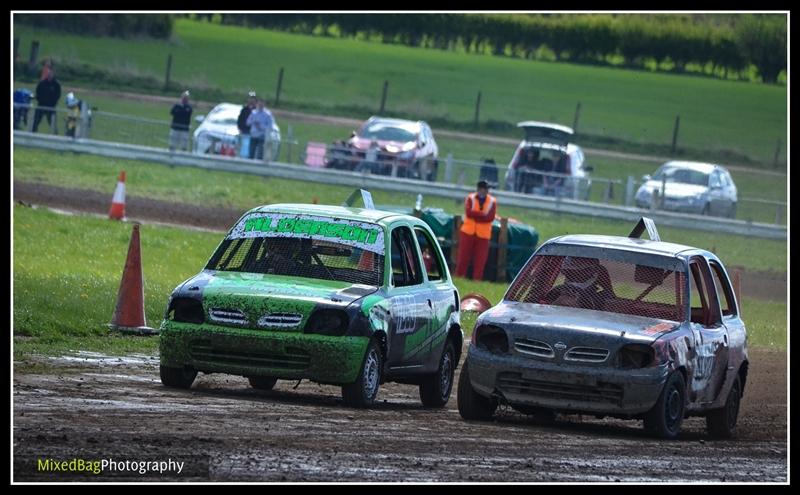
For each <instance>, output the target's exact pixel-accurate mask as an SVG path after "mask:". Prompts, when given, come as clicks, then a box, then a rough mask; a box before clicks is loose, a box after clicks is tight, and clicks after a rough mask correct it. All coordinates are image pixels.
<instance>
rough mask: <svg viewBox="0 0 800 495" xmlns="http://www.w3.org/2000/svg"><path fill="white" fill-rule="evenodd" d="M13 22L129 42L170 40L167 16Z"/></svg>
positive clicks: (21, 18)
mask: <svg viewBox="0 0 800 495" xmlns="http://www.w3.org/2000/svg"><path fill="white" fill-rule="evenodd" d="M14 22H15V23H20V24H27V25H29V26H35V27H41V28H46V29H52V30H56V31H65V32H68V33H76V34H83V35H91V36H112V37H118V38H130V37H138V36H147V37H150V38H160V39H167V38H169V37H170V36H172V26H173V16H171V15H169V14H15V15H14Z"/></svg>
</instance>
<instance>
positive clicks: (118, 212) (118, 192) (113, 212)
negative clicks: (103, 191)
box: [108, 170, 125, 220]
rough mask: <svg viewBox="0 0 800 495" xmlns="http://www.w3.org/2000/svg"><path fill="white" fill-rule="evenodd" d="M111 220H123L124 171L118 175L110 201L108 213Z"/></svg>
mask: <svg viewBox="0 0 800 495" xmlns="http://www.w3.org/2000/svg"><path fill="white" fill-rule="evenodd" d="M108 218H110V219H111V220H125V171H124V170H123V171H121V172H120V173H119V181H118V182H117V188H116V189H115V190H114V197H113V198H112V199H111V209H110V210H109V211H108Z"/></svg>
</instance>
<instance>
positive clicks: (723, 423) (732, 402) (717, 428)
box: [706, 376, 742, 438]
mask: <svg viewBox="0 0 800 495" xmlns="http://www.w3.org/2000/svg"><path fill="white" fill-rule="evenodd" d="M741 398H742V387H741V384H740V382H739V377H738V376H737V377H736V380H734V382H733V385H732V386H731V391H730V392H728V398H727V399H726V400H725V405H724V406H723V407H721V408H719V409H714V410H712V411H709V413H708V415H707V416H706V428H707V429H708V433H709V435H711V436H712V437H714V438H731V437H732V436H733V435H734V434H735V433H736V419H737V418H738V417H739V402H740V400H741Z"/></svg>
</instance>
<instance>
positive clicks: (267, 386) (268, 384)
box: [247, 376, 278, 390]
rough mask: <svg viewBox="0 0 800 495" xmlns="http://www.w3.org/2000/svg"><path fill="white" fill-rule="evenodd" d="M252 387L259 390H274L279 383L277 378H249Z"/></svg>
mask: <svg viewBox="0 0 800 495" xmlns="http://www.w3.org/2000/svg"><path fill="white" fill-rule="evenodd" d="M247 379H248V381H250V386H251V387H253V388H255V389H258V390H272V389H273V387H275V384H276V383H277V382H278V379H277V378H274V377H271V376H248V377H247Z"/></svg>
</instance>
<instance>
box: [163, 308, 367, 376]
mask: <svg viewBox="0 0 800 495" xmlns="http://www.w3.org/2000/svg"><path fill="white" fill-rule="evenodd" d="M160 335H161V337H160V338H161V341H160V356H161V358H160V359H161V365H162V366H169V367H173V368H184V367H188V368H193V369H195V370H197V371H202V372H204V373H228V374H231V375H242V376H269V377H275V378H280V379H287V380H299V379H301V378H302V379H309V380H313V381H316V382H319V383H330V384H346V383H353V382H355V380H356V378H357V377H358V373H359V370H360V369H361V365H362V362H363V360H364V355H365V354H366V350H367V345H368V344H369V337H348V336H342V337H330V336H325V335H313V334H304V333H301V332H289V331H271V330H260V329H259V330H256V329H249V328H231V327H224V326H219V325H213V324H209V323H203V324H192V323H179V322H175V321H172V320H164V321H163V322H162V324H161V328H160Z"/></svg>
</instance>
